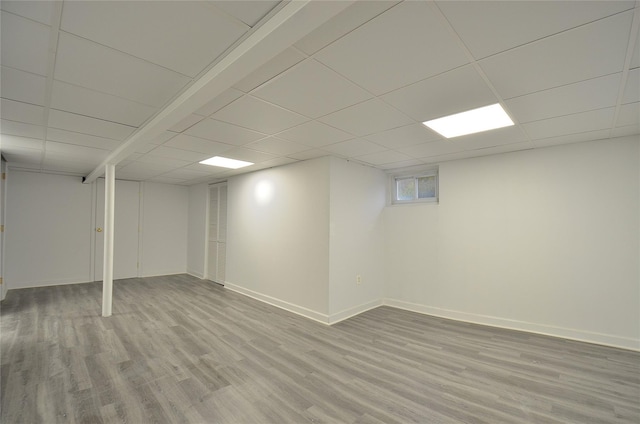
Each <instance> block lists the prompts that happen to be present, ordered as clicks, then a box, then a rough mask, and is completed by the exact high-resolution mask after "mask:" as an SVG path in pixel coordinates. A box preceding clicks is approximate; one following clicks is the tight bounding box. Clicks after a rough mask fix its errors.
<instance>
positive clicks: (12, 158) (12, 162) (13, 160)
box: [5, 155, 41, 171]
mask: <svg viewBox="0 0 640 424" xmlns="http://www.w3.org/2000/svg"><path fill="white" fill-rule="evenodd" d="M5 159H7V162H8V166H9V169H15V170H18V171H19V170H22V169H27V170H28V169H40V163H41V161H40V160H37V161H33V162H31V163H27V162H20V155H5Z"/></svg>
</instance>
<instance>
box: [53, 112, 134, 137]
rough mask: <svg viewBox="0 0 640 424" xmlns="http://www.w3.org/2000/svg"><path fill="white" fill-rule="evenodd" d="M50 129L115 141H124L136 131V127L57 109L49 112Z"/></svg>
mask: <svg viewBox="0 0 640 424" xmlns="http://www.w3.org/2000/svg"><path fill="white" fill-rule="evenodd" d="M49 127H52V128H58V129H61V130H67V131H73V132H79V133H83V134H90V135H96V136H98V137H104V138H111V139H114V140H124V139H125V138H127V137H128V136H129V135H131V133H133V131H134V130H135V128H134V127H130V126H126V125H122V124H117V123H115V122H109V121H103V120H101V119H96V118H90V117H88V116H83V115H78V114H75V113H69V112H63V111H60V110H55V109H51V110H50V111H49Z"/></svg>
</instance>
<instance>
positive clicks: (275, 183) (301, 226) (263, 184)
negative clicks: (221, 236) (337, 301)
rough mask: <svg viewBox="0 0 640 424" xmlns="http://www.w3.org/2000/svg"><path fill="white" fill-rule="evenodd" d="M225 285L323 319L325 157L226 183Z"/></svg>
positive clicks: (326, 237)
mask: <svg viewBox="0 0 640 424" xmlns="http://www.w3.org/2000/svg"><path fill="white" fill-rule="evenodd" d="M228 190H229V192H228V193H229V194H228V227H227V261H226V284H225V285H226V287H229V288H231V289H234V290H237V291H240V292H243V293H245V294H248V295H251V296H254V297H257V298H259V299H262V300H265V301H267V302H271V303H274V304H276V305H278V306H281V307H285V308H288V309H290V310H293V311H295V312H298V313H301V314H304V315H306V316H308V317H311V318H314V319H318V320H324V321H325V322H326V320H327V313H328V281H329V267H328V263H329V230H328V223H329V159H328V158H319V159H315V160H311V161H306V162H300V163H295V164H292V165H287V166H282V167H278V168H273V169H269V170H264V171H259V172H254V173H250V174H245V175H240V176H237V177H232V178H230V179H229V181H228Z"/></svg>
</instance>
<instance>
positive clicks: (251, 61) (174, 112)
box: [83, 0, 353, 183]
mask: <svg viewBox="0 0 640 424" xmlns="http://www.w3.org/2000/svg"><path fill="white" fill-rule="evenodd" d="M351 4H353V1H335V2H334V1H331V2H324V1H313V0H306V1H302V0H295V1H290V2H289V3H287V4H286V5H285V6H284V7H283V8H282V9H280V10H279V11H278V12H277V13H276V14H275V15H274V16H273V17H271V18H270V19H269V20H268V21H266V22H265V23H264V24H263V25H261V26H260V28H258V29H257V30H256V31H255V32H253V33H252V34H251V35H249V36H248V37H247V38H246V39H244V40H243V41H242V42H241V43H240V44H238V45H237V46H236V47H235V48H234V49H233V50H231V51H230V52H229V53H228V54H227V55H226V56H225V57H224V58H223V59H222V60H220V61H219V62H218V63H216V64H215V65H214V66H213V67H212V68H211V69H210V70H209V71H207V72H206V73H205V74H204V75H203V76H202V77H200V78H199V79H198V80H197V81H196V82H195V83H194V84H193V85H192V86H191V87H189V88H188V89H187V90H186V91H185V92H184V93H182V94H181V95H180V96H178V97H177V98H176V99H175V100H174V101H172V102H171V103H170V104H169V105H168V106H167V107H165V108H164V109H163V110H162V111H161V112H160V113H158V114H157V115H156V116H155V117H154V118H153V119H151V120H150V121H149V122H147V123H146V124H144V125H143V126H142V127H140V128H138V130H137V131H136V132H135V133H133V135H132V136H131V137H129V138H128V139H127V140H126V141H125V142H123V143H122V144H121V145H120V146H118V148H116V149H115V150H114V151H113V152H111V153H110V154H109V156H107V158H106V159H105V160H104V161H103V162H102V163H101V164H100V165H98V166H97V167H96V168H95V169H94V170H93V171H92V172H91V173H90V174H89V175H87V176H86V177H85V178H84V179H83V182H85V183H91V182H93V181H95V180H96V179H97V178H98V177H100V176H101V175H102V174H103V173H104V169H105V166H106V165H107V164H117V163H118V162H120V161H122V160H123V159H125V158H126V157H128V156H129V155H130V154H131V153H133V152H134V151H135V150H136V149H137V148H138V147H140V146H141V145H144V144H145V143H147V142H148V140H151V139H153V138H154V137H156V136H158V135H160V134H161V133H163V132H164V131H166V130H168V129H169V128H171V127H173V126H174V125H175V124H177V123H178V122H180V121H181V120H182V119H184V118H185V117H187V116H188V115H190V114H191V113H193V112H195V111H196V110H197V109H199V108H200V107H202V106H204V105H205V104H207V103H208V102H209V101H210V100H211V99H213V98H214V97H216V96H218V95H219V94H221V93H222V92H223V91H225V90H226V89H228V88H229V87H231V86H233V85H234V84H235V83H237V82H239V81H240V80H242V79H243V78H244V77H246V76H247V75H249V74H250V73H251V72H253V71H254V70H256V69H258V68H259V67H260V66H262V65H263V64H265V63H267V62H268V61H269V60H270V59H271V58H273V57H274V56H275V55H277V54H279V53H281V52H282V51H284V50H286V49H287V48H288V47H290V46H291V45H293V44H294V43H295V42H297V41H298V40H300V39H301V38H302V37H304V36H305V35H307V34H309V33H310V32H311V31H313V30H314V29H316V28H318V27H319V26H320V25H322V24H323V23H325V22H326V21H328V20H329V19H331V18H333V17H334V16H335V15H337V14H338V13H340V12H341V11H343V10H344V9H346V8H347V7H348V6H350V5H351Z"/></svg>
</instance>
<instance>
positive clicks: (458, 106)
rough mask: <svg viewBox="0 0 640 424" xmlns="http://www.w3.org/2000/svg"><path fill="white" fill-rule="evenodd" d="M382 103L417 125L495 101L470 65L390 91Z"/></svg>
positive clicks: (489, 90) (491, 93)
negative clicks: (417, 122) (398, 111)
mask: <svg viewBox="0 0 640 424" xmlns="http://www.w3.org/2000/svg"><path fill="white" fill-rule="evenodd" d="M382 99H383V100H384V101H385V102H387V103H389V104H391V105H393V106H394V107H396V108H398V109H399V110H401V111H403V112H404V113H406V114H407V115H409V116H410V117H412V118H413V119H415V120H416V121H419V122H424V121H428V120H429V119H435V118H440V117H442V116H446V115H450V114H453V113H458V112H463V111H465V110H470V109H475V108H478V107H482V106H486V105H490V104H493V103H497V101H498V100H497V99H496V96H495V95H494V94H493V92H492V91H491V89H490V88H489V86H488V85H487V84H486V83H485V82H484V80H483V79H482V77H481V76H480V74H478V72H477V71H476V70H475V69H474V67H473V66H471V65H469V66H463V67H460V68H458V69H454V70H452V71H449V72H445V73H443V74H440V75H437V76H435V77H432V78H429V79H426V80H423V81H420V82H417V83H415V84H411V85H409V86H407V87H404V88H400V89H398V90H395V91H392V92H391V93H387V94H385V95H384V96H382Z"/></svg>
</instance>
